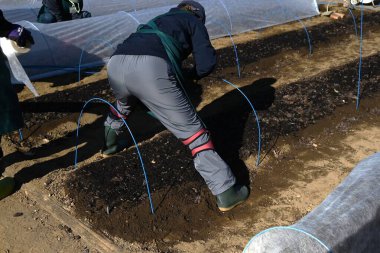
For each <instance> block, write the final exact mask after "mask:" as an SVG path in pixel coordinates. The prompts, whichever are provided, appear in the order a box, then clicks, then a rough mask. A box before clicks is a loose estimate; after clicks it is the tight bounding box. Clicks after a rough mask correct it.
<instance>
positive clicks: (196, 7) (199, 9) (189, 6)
mask: <svg viewBox="0 0 380 253" xmlns="http://www.w3.org/2000/svg"><path fill="white" fill-rule="evenodd" d="M178 8H180V9H185V10H187V11H190V12H192V13H193V14H194V15H195V16H196V17H197V18H199V19H200V20H201V21H202V23H203V24H205V23H206V12H205V8H204V7H203V6H202V5H201V4H200V3H198V2H196V1H192V0H185V1H182V2H181V3H180V4H179V5H178Z"/></svg>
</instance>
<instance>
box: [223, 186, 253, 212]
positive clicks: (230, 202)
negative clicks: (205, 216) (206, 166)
mask: <svg viewBox="0 0 380 253" xmlns="http://www.w3.org/2000/svg"><path fill="white" fill-rule="evenodd" d="M248 196H249V189H248V187H247V186H245V185H237V184H235V185H234V186H232V187H231V188H229V189H228V190H227V191H225V192H223V193H221V194H218V195H216V203H217V205H218V208H219V210H220V211H222V212H227V211H229V210H231V209H232V208H234V207H235V206H237V205H239V204H241V203H243V202H244V201H245V200H246V199H247V198H248Z"/></svg>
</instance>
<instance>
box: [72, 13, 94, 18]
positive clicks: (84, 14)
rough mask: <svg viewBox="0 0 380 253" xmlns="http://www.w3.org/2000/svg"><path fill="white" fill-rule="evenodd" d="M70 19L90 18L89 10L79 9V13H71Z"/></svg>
mask: <svg viewBox="0 0 380 253" xmlns="http://www.w3.org/2000/svg"><path fill="white" fill-rule="evenodd" d="M71 17H72V19H81V18H91V12H88V11H81V12H79V13H73V14H71Z"/></svg>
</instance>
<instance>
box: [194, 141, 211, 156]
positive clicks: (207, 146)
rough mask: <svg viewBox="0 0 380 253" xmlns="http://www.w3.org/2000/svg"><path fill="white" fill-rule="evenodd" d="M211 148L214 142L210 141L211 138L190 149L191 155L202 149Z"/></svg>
mask: <svg viewBox="0 0 380 253" xmlns="http://www.w3.org/2000/svg"><path fill="white" fill-rule="evenodd" d="M213 149H214V144H213V143H212V141H211V140H209V141H208V142H206V143H205V144H203V145H201V146H199V147H196V148H194V149H193V150H191V155H192V156H193V157H194V156H195V155H196V154H198V153H199V152H202V151H205V150H213Z"/></svg>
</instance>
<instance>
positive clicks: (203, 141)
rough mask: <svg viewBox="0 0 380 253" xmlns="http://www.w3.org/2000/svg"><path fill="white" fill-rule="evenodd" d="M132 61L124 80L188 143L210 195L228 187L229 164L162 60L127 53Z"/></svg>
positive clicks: (231, 179) (230, 179)
mask: <svg viewBox="0 0 380 253" xmlns="http://www.w3.org/2000/svg"><path fill="white" fill-rule="evenodd" d="M126 59H127V60H128V61H129V62H132V63H133V65H134V71H133V72H131V73H130V74H128V76H127V77H128V82H127V83H126V85H127V87H128V90H129V92H130V93H131V94H132V95H134V96H136V97H137V98H138V99H140V100H141V102H143V103H144V104H145V105H146V106H147V107H148V108H149V109H150V110H151V111H152V112H153V113H154V115H155V116H156V117H157V118H158V119H159V120H160V121H161V123H162V124H163V125H164V126H165V127H166V128H167V129H168V130H169V131H170V132H172V133H173V134H174V135H175V136H176V137H177V138H179V139H181V140H182V141H183V143H184V144H185V145H188V146H189V148H190V150H192V154H193V156H194V165H195V168H196V169H197V171H198V172H199V173H200V175H201V176H202V177H203V178H204V180H205V182H206V184H207V186H208V187H209V189H210V190H211V192H212V193H213V194H214V195H218V194H221V193H223V192H225V191H227V190H228V189H230V188H231V187H232V186H233V185H234V184H235V183H236V179H235V176H234V175H233V173H232V171H231V169H230V167H229V166H228V165H227V164H226V163H225V162H224V161H223V159H222V158H221V157H220V156H219V155H218V153H217V152H216V151H215V150H214V148H213V145H212V141H211V139H210V134H209V133H208V131H206V130H205V127H204V125H203V124H202V121H201V120H200V118H199V117H198V115H197V113H196V111H195V110H194V108H193V107H192V105H191V102H190V101H189V100H188V98H187V96H186V95H185V93H184V91H183V90H182V88H181V87H180V86H179V84H178V83H177V81H176V79H175V77H174V75H173V74H172V73H171V72H170V67H169V66H168V64H167V63H166V62H165V60H163V59H161V58H158V57H153V56H129V57H127V58H126Z"/></svg>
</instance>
